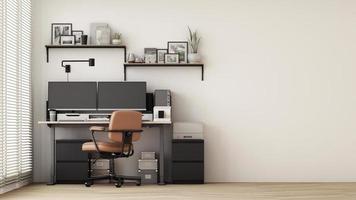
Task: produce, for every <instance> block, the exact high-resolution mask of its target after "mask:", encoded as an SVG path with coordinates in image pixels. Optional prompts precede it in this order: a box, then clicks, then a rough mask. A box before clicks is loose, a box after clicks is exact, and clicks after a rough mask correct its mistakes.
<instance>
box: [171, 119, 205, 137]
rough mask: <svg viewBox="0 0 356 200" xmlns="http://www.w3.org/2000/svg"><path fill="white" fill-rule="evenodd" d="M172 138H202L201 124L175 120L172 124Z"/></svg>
mask: <svg viewBox="0 0 356 200" xmlns="http://www.w3.org/2000/svg"><path fill="white" fill-rule="evenodd" d="M173 139H203V124H201V123H190V122H176V123H174V124H173Z"/></svg>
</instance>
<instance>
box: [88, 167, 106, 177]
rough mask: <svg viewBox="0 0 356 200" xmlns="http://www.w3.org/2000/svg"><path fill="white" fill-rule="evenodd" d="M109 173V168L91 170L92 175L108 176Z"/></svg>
mask: <svg viewBox="0 0 356 200" xmlns="http://www.w3.org/2000/svg"><path fill="white" fill-rule="evenodd" d="M106 175H109V170H108V169H93V170H92V171H91V176H92V177H93V176H106Z"/></svg>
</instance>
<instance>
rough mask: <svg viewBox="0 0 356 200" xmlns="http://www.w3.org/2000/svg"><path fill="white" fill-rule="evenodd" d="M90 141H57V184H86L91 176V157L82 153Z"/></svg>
mask: <svg viewBox="0 0 356 200" xmlns="http://www.w3.org/2000/svg"><path fill="white" fill-rule="evenodd" d="M85 142H89V140H77V139H75V140H56V183H84V182H85V180H86V179H87V177H88V175H89V170H90V166H89V163H88V160H89V158H90V155H89V154H88V153H86V152H83V151H82V144H83V143H85Z"/></svg>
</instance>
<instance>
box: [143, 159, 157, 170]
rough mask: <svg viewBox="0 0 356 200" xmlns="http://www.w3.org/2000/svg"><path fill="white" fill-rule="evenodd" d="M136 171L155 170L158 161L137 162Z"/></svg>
mask: <svg viewBox="0 0 356 200" xmlns="http://www.w3.org/2000/svg"><path fill="white" fill-rule="evenodd" d="M138 169H140V170H157V169H158V160H157V159H154V160H138Z"/></svg>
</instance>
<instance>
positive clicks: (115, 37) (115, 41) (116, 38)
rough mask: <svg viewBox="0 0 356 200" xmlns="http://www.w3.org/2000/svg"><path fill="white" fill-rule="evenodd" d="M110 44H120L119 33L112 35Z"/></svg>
mask: <svg viewBox="0 0 356 200" xmlns="http://www.w3.org/2000/svg"><path fill="white" fill-rule="evenodd" d="M112 44H113V45H120V44H121V33H114V35H113V36H112Z"/></svg>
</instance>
